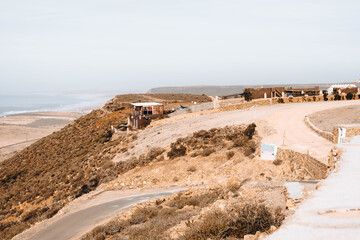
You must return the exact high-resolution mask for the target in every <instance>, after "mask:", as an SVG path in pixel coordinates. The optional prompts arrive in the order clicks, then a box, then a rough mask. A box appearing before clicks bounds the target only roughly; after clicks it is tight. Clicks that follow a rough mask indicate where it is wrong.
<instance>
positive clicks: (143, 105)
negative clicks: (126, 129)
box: [131, 102, 164, 107]
mask: <svg viewBox="0 0 360 240" xmlns="http://www.w3.org/2000/svg"><path fill="white" fill-rule="evenodd" d="M131 105H133V106H136V107H150V106H162V105H164V104H162V103H156V102H144V103H131Z"/></svg>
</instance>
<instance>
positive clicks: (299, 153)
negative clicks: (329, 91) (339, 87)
mask: <svg viewBox="0 0 360 240" xmlns="http://www.w3.org/2000/svg"><path fill="white" fill-rule="evenodd" d="M132 97H133V96H132ZM117 98H118V99H119V97H117ZM126 98H127V97H126ZM174 99H177V98H174ZM131 100H133V99H131ZM143 100H144V99H143V96H142V95H140V96H139V101H143ZM150 100H151V99H148V101H150ZM177 100H178V99H177ZM177 100H174V101H177ZM187 100H189V99H187ZM166 101H170V100H166ZM196 101H198V100H196ZM349 104H352V105H360V101H351V102H347V101H339V102H311V103H293V104H276V105H269V106H259V107H255V108H251V109H248V110H247V109H244V110H236V111H226V112H216V113H210V114H204V113H198V114H190V115H189V116H183V117H182V118H180V119H179V118H174V119H171V118H169V119H166V120H160V121H159V124H155V125H153V126H151V127H149V128H147V129H145V130H143V131H138V132H135V133H132V134H129V135H126V134H115V135H113V134H111V132H110V127H111V126H117V125H119V124H123V123H124V121H126V114H127V113H126V111H125V109H124V107H123V103H122V102H119V101H117V100H116V99H113V100H112V101H109V102H108V103H107V104H106V105H105V107H104V108H103V109H101V110H96V111H93V112H92V113H91V114H88V115H85V116H83V117H81V118H79V119H78V120H76V121H74V122H73V123H72V124H70V125H69V126H67V127H65V128H64V129H62V130H60V131H58V132H56V133H54V134H52V135H50V136H48V137H46V138H44V139H42V140H40V141H38V142H37V143H35V144H34V145H32V146H30V147H28V148H26V149H25V150H23V151H22V152H20V153H19V154H17V155H15V156H14V157H13V158H10V159H8V160H6V161H5V162H3V163H2V164H1V165H0V167H1V172H0V174H1V175H0V179H1V182H0V184H1V185H0V187H1V188H2V189H1V191H2V192H4V193H5V194H4V195H1V196H0V200H1V206H2V209H1V216H2V218H1V224H0V230H1V234H2V235H1V236H0V237H3V238H5V239H7V238H10V237H12V236H14V235H15V234H16V233H19V232H21V231H23V230H25V229H27V228H29V227H30V225H32V224H34V223H36V222H38V221H41V220H44V219H46V218H49V217H52V216H53V215H55V214H56V213H57V212H58V211H59V210H60V209H61V208H62V207H63V206H65V204H67V203H70V202H71V201H72V200H74V199H76V198H79V197H81V196H82V195H87V194H93V193H92V192H91V191H93V190H95V189H97V190H99V191H101V190H115V189H116V190H117V189H138V190H140V191H141V189H143V188H147V189H151V188H154V187H155V188H162V187H165V186H167V187H168V186H172V185H173V186H179V187H181V186H193V185H200V186H201V185H214V184H215V186H214V187H210V188H207V190H206V191H205V192H203V193H201V191H200V190H198V191H200V192H198V191H194V192H191V193H190V194H186V196H189V198H190V200H185V203H181V205H176V204H175V203H174V204H175V205H173V204H172V203H170V206H168V204H167V203H169V202H168V201H170V202H171V199H172V198H176V199H177V197H176V196H173V197H172V198H170V199H168V200H167V199H165V200H164V202H165V204H164V205H163V204H162V203H159V204H157V203H156V202H155V203H154V204H155V205H158V207H156V209H152V210H154V211H152V210H151V211H150V215H148V212H149V211H147V210H146V208H147V207H146V206H143V207H140V209H143V210H139V211H140V212H141V211H145V212H141V214H142V215H140V216H141V217H140V218H137V219H138V221H135V220H134V219H133V217H132V214H130V215H129V219H130V222H128V219H120V220H119V221H120V222H121V224H120V225H116V224H115V227H114V229H112V230H111V231H110V232H111V234H108V233H107V231H108V230H107V229H105V230H101V229H100V230H99V231H98V233H99V234H100V235H102V234H103V233H104V231H105V232H106V234H105V235H109V237H111V236H112V235H114V234H118V233H120V237H121V235H125V236H132V235H131V234H138V233H141V232H144V231H147V229H148V227H149V226H153V223H154V221H155V220H156V219H157V218H158V217H160V218H162V217H166V216H167V215H166V214H167V213H169V212H170V213H171V212H177V213H180V216H181V217H180V218H177V219H169V221H168V222H169V224H170V225H166V226H167V227H165V228H163V227H162V226H161V225H159V226H158V227H159V228H158V230H159V231H158V232H155V233H154V235H153V236H154V238H153V239H158V236H165V235H166V234H172V233H174V232H178V231H177V230H176V231H172V230H171V229H176V228H179V229H182V230H183V231H182V233H183V234H185V235H182V236H190V237H189V239H191V238H192V237H191V236H194V237H193V238H197V236H209V237H216V236H218V234H220V235H221V236H229V237H230V236H243V235H244V234H254V233H255V232H254V231H255V230H254V229H256V228H258V227H254V229H252V230H249V229H247V230H244V229H239V228H238V227H237V226H238V225H237V224H238V223H240V222H241V221H240V220H239V219H236V217H235V216H233V217H232V219H226V218H224V221H223V222H225V223H226V224H227V225H228V226H232V227H231V229H233V230H234V232H231V231H230V230H229V231H230V232H226V233H224V232H223V231H224V227H225V228H226V227H227V226H223V225H220V226H218V225H217V224H218V223H216V224H214V226H216V229H215V230H214V231H215V233H216V234H215V235H211V234H212V232H213V231H212V230H210V232H209V231H206V229H208V227H207V226H206V224H205V225H204V224H203V223H204V222H205V223H206V219H208V218H209V217H208V215H207V211H206V210H205V209H212V210H213V211H215V213H213V212H212V211H211V212H210V213H209V214H215V215H216V214H220V215H221V213H219V211H220V210H221V207H220V210H219V209H217V207H219V206H222V205H223V204H225V206H228V208H224V209H225V213H227V211H231V209H232V208H233V207H235V206H239V208H236V209H237V210H236V211H237V213H238V214H237V215H236V216H243V215H241V214H242V213H243V212H245V213H246V214H249V211H250V212H251V209H255V210H254V212H252V214H253V215H254V214H255V215H256V214H257V212H259V214H264V213H265V214H266V216H268V217H267V218H266V219H268V220H269V224H270V225H266V226H267V227H265V228H263V229H261V228H258V229H259V230H261V231H271V229H274V228H276V227H277V226H279V224H280V223H281V221H282V219H283V218H282V216H283V215H286V214H288V213H287V212H286V211H281V212H279V211H275V210H276V207H275V205H271V204H270V205H266V204H263V203H266V202H267V201H268V200H269V199H271V198H274V196H275V195H276V196H277V197H279V198H281V196H285V198H286V200H285V202H286V203H284V204H282V209H283V210H284V209H286V206H285V205H287V204H288V202H289V199H288V198H287V197H286V196H287V194H286V191H285V192H284V191H283V190H281V189H283V187H282V186H283V184H284V182H285V181H296V180H319V179H322V178H324V177H325V176H326V172H327V170H326V165H325V164H324V163H327V155H328V153H329V150H330V148H331V146H332V144H331V143H330V142H328V141H327V140H325V139H323V138H321V137H319V136H317V135H316V134H314V133H313V132H312V131H311V130H310V129H309V128H307V127H306V125H305V123H304V117H305V116H306V115H309V114H311V113H314V112H317V111H320V110H324V109H332V108H336V107H344V106H348V105H349ZM175 119H176V120H175ZM252 123H255V124H252ZM262 142H268V143H274V144H276V145H278V146H279V147H280V149H281V150H280V152H279V154H278V157H277V159H276V161H274V162H272V161H264V160H261V159H260V158H259V153H260V149H259V146H260V143H262ZM317 159H318V160H320V161H321V162H323V163H320V162H319V161H317ZM112 160H113V161H112ZM10 166H11V167H10ZM45 166H46V167H45ZM69 169H70V171H69ZM234 176H236V178H235V179H234ZM260 183H261V184H260ZM217 184H220V185H219V186H217V187H216V185H217ZM247 184H250V185H247ZM259 184H260V185H259ZM230 185H234V186H233V187H232V186H230ZM245 186H246V187H245ZM227 187H229V189H227ZM244 188H245V189H244ZM20 189H25V191H20ZM216 189H217V190H216ZM271 189H278V190H279V191H277V192H276V194H275V195H271V194H270V195H266V194H265V193H266V192H268V191H270V192H271ZM220 190H221V191H220ZM223 190H225V192H222V191H223ZM228 190H229V191H228ZM214 191H215V192H216V194H215V195H216V197H215V198H214V197H211V196H213V195H214ZM217 191H220V192H217ZM20 192H22V193H23V194H19V193H20ZM229 192H230V193H229ZM251 192H255V193H259V194H260V193H262V192H264V194H265V197H264V196H263V195H261V194H260V195H261V196H257V197H256V199H257V200H258V201H257V204H256V205H254V206H250V208H249V206H248V205H246V204H245V205H241V206H240V205H239V204H238V203H239V202H245V200H246V199H251V196H252V195H251V194H250V193H251ZM198 194H200V195H205V196H207V197H206V198H205V200H204V201H202V200H201V199H202V198H201V197H200V198H199V199H197V198H196V197H194V198H193V197H192V196H193V195H194V196H197V195H198ZM88 196H89V195H88ZM181 196H182V195H181ZM181 196H179V197H178V198H179V200H181V199H182V198H183V197H181ZM222 196H223V197H222ZM229 196H230V197H229ZM239 196H240V197H239ZM206 199H207V200H206ZM231 199H232V200H231ZM223 200H225V202H224V201H223ZM176 201H177V200H176ZM218 201H220V202H218ZM221 201H223V202H221ZM166 202H167V203H166ZM181 202H182V200H181ZM184 204H185V205H184ZM213 204H214V205H213ZM232 204H235V205H232ZM168 207H170V208H172V209H168ZM163 209H165V210H166V211H168V212H166V211H165V210H164V211H165V212H164V211H163ZM191 209H193V211H192V210H191ZM203 209H204V210H203ZM189 210H191V211H190V212H188V211H189ZM182 212H183V213H184V214H183V215H181V213H182ZM223 213H224V212H223ZM163 214H165V215H163ZM246 214H245V215H246ZM274 214H275V215H274ZM170 215H171V214H170ZM209 216H214V215H209ZM221 216H223V215H221ZM231 216H232V215H231ZM224 217H225V216H224ZM193 218H194V219H193ZM131 219H132V220H131ZM123 220H124V221H125V222H122V221H123ZM182 221H185V222H182ZM187 221H190V222H189V223H187ZM238 221H240V222H238ZM122 223H124V224H125V225H122ZM129 223H130V225H129ZM185 223H186V224H185ZM192 223H193V224H194V225H192ZM255 223H257V220H256V221H255ZM181 224H182V225H181ZM183 224H185V227H184V225H183ZM189 224H190V225H189ZM189 226H192V227H190V228H189ZM254 226H258V225H256V224H255V225H254ZM117 227H119V228H117ZM122 229H124V232H123V231H122ZM137 229H143V230H141V231H136V230H137ZM155 229H156V228H155ZM196 229H197V230H196ZM193 230H196V231H195V232H194V231H193ZM96 234H97V233H96ZM159 234H160V235H159ZM163 234H165V235H163ZM187 234H190V235H187ZM198 234H200V235H198ZM209 234H210V235H209ZM222 234H226V235H222ZM180 237H181V236H180ZM99 239H104V238H103V237H100V238H99ZM137 239H143V238H142V237H141V235H139V237H138V238H137Z"/></svg>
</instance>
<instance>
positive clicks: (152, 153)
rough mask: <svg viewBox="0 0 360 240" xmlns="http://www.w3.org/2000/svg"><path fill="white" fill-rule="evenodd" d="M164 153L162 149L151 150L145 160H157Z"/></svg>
mask: <svg viewBox="0 0 360 240" xmlns="http://www.w3.org/2000/svg"><path fill="white" fill-rule="evenodd" d="M164 152H165V149H163V148H160V147H156V148H152V149H151V150H150V151H149V152H148V153H147V155H146V158H147V159H149V160H154V159H155V158H157V157H158V156H160V155H161V154H163V153H164Z"/></svg>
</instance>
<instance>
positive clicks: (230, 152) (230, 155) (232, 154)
mask: <svg viewBox="0 0 360 240" xmlns="http://www.w3.org/2000/svg"><path fill="white" fill-rule="evenodd" d="M234 155H235V152H234V151H229V152H227V153H226V157H227V159H231V158H232V157H233V156H234Z"/></svg>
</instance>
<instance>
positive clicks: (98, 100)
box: [0, 94, 114, 116]
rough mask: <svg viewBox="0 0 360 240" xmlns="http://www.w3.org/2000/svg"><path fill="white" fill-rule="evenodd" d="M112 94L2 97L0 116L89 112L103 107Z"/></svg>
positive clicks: (0, 96) (0, 99) (0, 98)
mask: <svg viewBox="0 0 360 240" xmlns="http://www.w3.org/2000/svg"><path fill="white" fill-rule="evenodd" d="M113 96H114V95H111V94H81V95H66V94H52V95H51V94H26V95H0V116H6V115H11V114H18V113H27V112H36V111H72V112H82V113H85V112H88V111H90V110H92V109H95V108H99V107H101V106H103V105H104V104H105V103H106V101H108V100H110V99H111V98H112V97H113Z"/></svg>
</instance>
